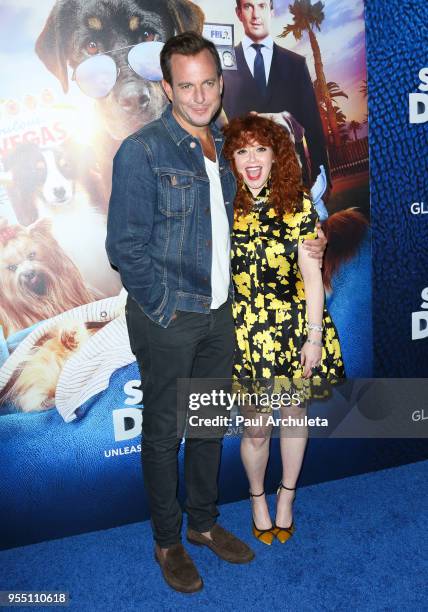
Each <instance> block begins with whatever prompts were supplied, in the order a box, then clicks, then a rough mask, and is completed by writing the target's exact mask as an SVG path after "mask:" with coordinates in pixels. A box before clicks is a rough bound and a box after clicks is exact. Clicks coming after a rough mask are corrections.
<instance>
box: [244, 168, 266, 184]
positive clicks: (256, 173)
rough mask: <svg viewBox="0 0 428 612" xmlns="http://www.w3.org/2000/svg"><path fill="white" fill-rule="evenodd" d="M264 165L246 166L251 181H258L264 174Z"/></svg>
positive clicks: (246, 172)
mask: <svg viewBox="0 0 428 612" xmlns="http://www.w3.org/2000/svg"><path fill="white" fill-rule="evenodd" d="M262 170H263V168H262V166H248V167H247V168H245V174H246V175H247V179H248V180H249V181H258V180H260V178H261V176H262Z"/></svg>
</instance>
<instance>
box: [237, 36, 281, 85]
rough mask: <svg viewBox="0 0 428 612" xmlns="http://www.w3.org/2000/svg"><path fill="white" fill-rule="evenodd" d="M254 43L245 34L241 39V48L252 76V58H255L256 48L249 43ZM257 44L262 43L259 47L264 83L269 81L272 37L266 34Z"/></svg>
mask: <svg viewBox="0 0 428 612" xmlns="http://www.w3.org/2000/svg"><path fill="white" fill-rule="evenodd" d="M253 44H254V40H251V38H248V36H247V35H246V34H245V35H244V38H243V39H242V50H243V52H244V57H245V61H246V62H247V64H248V68H249V69H250V72H251V74H252V75H253V76H254V60H255V58H256V50H255V49H254V47H252V46H251V45H253ZM257 44H260V45H264V46H263V47H262V48H261V52H262V55H263V61H264V64H265V74H266V84H267V83H268V81H269V73H270V66H271V64H272V54H273V38H272V36H266V38H264V39H263V40H259V41H258V43H257Z"/></svg>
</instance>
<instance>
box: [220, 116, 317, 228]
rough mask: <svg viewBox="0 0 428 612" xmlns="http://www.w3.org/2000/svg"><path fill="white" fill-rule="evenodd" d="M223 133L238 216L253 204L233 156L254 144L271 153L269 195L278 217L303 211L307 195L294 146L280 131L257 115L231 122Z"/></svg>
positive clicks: (282, 131)
mask: <svg viewBox="0 0 428 612" xmlns="http://www.w3.org/2000/svg"><path fill="white" fill-rule="evenodd" d="M223 133H224V135H225V137H226V142H225V145H224V155H225V157H226V158H227V159H228V160H229V161H230V163H231V165H232V170H233V173H234V175H235V177H236V180H237V182H238V189H237V192H236V197H235V212H237V213H238V216H241V215H242V216H244V215H246V214H248V213H249V212H250V209H251V207H252V204H253V201H252V198H251V194H250V193H249V192H248V190H247V189H244V188H243V187H244V181H243V179H242V176H241V175H240V174H238V172H237V170H236V166H235V162H234V159H233V153H234V152H235V151H237V150H238V149H241V148H242V147H245V146H248V145H249V144H251V143H253V142H258V143H259V144H261V145H263V146H265V147H266V146H269V147H271V148H272V149H273V157H274V160H275V163H274V164H272V170H271V185H270V195H271V202H272V205H273V208H274V209H275V212H276V213H277V215H278V216H279V217H282V215H283V214H284V213H288V212H294V211H300V210H302V200H303V194H304V193H305V192H306V189H305V188H304V186H303V183H302V171H301V168H300V165H299V161H298V159H297V154H296V150H295V148H294V144H293V143H292V141H291V139H290V136H289V134H288V133H287V131H286V130H285V129H284V128H283V127H281V126H280V125H278V124H277V123H275V122H274V121H271V120H270V119H266V118H265V117H260V116H259V115H246V116H245V117H236V118H235V119H232V121H230V123H229V124H228V125H226V126H224V127H223Z"/></svg>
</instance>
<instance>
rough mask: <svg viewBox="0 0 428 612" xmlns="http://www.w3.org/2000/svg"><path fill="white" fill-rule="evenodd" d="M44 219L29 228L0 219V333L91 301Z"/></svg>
mask: <svg viewBox="0 0 428 612" xmlns="http://www.w3.org/2000/svg"><path fill="white" fill-rule="evenodd" d="M50 228H51V224H50V221H49V220H48V219H41V220H39V221H36V223H34V224H32V225H30V226H29V227H22V226H20V225H12V226H10V225H7V222H6V221H5V220H4V219H3V220H2V219H0V325H2V327H3V333H4V335H5V337H7V336H8V335H10V334H12V333H14V332H16V331H18V330H20V329H24V328H26V327H29V326H30V325H33V324H34V323H36V322H38V321H43V320H44V319H49V318H51V317H53V316H55V315H57V314H59V313H61V312H65V311H66V310H70V309H71V308H74V307H76V306H80V305H82V304H87V303H89V302H92V301H93V296H92V295H91V293H90V292H89V290H88V289H87V287H86V286H85V283H84V282H83V279H82V276H81V275H80V272H79V270H78V269H77V268H76V266H75V265H74V264H73V262H72V261H71V259H70V258H69V257H67V255H66V254H65V253H64V251H63V250H62V249H61V247H60V246H59V244H58V243H57V241H56V240H55V239H54V238H53V236H52V233H51V229H50Z"/></svg>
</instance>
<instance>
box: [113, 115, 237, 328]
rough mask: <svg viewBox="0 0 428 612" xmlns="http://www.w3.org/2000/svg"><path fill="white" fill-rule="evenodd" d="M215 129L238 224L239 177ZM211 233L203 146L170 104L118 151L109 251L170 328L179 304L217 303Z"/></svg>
mask: <svg viewBox="0 0 428 612" xmlns="http://www.w3.org/2000/svg"><path fill="white" fill-rule="evenodd" d="M211 130H212V134H213V137H214V141H215V146H216V150H217V157H218V160H219V166H220V178H221V185H222V190H223V197H224V203H225V207H226V212H227V216H228V220H229V227H230V231H231V230H232V225H233V200H234V197H235V191H236V181H235V177H234V176H233V174H232V171H231V169H230V166H229V163H228V162H227V160H226V159H225V158H224V157H223V155H222V147H223V142H224V139H223V136H222V134H221V132H220V131H219V130H218V129H217V128H216V127H215V126H212V128H211ZM211 239H212V237H211V211H210V184H209V180H208V176H207V173H206V171H205V164H204V158H203V152H202V147H201V145H200V143H199V140H198V139H197V138H194V137H193V136H191V134H189V133H188V132H186V131H185V130H184V129H183V128H182V127H181V126H180V125H179V124H178V123H177V121H176V120H175V118H174V117H173V115H172V108H171V106H168V107H167V108H166V110H165V111H164V113H163V114H162V116H161V117H160V119H158V120H156V121H153V122H152V123H150V124H148V125H146V126H144V127H143V128H141V130H139V131H138V132H136V133H135V134H132V135H131V136H129V137H128V138H126V139H125V140H124V141H123V143H122V145H121V146H120V148H119V150H118V151H117V153H116V155H115V157H114V160H113V186H112V193H111V198H110V204H109V212H108V222H107V241H106V248H107V253H108V256H109V259H110V262H111V263H112V264H113V265H114V266H115V267H116V268H117V269H118V270H119V273H120V276H121V279H122V283H123V285H124V286H125V288H126V289H127V291H128V293H129V295H130V296H131V297H132V298H134V299H135V300H136V301H137V302H138V304H139V305H140V307H141V308H142V310H143V311H144V312H145V314H146V315H147V316H148V317H150V319H152V320H153V321H155V322H156V323H158V324H159V325H161V326H162V327H168V325H169V322H170V321H171V318H172V316H173V314H174V312H175V311H176V310H187V311H192V312H200V313H208V312H209V310H210V306H211V259H212V243H211ZM229 292H230V293H232V283H231V284H230V288H229Z"/></svg>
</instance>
